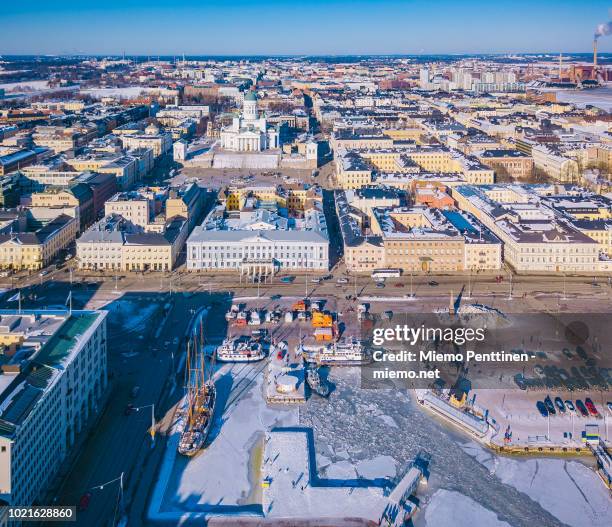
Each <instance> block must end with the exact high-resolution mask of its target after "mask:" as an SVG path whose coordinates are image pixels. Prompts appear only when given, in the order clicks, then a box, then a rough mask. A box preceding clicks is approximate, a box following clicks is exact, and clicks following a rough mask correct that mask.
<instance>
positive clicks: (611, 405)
mask: <svg viewBox="0 0 612 527" xmlns="http://www.w3.org/2000/svg"><path fill="white" fill-rule="evenodd" d="M606 406H607V407H608V412H610V413H611V414H612V403H611V402H610V401H608V402H607V403H606Z"/></svg>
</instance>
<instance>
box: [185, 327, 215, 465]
mask: <svg viewBox="0 0 612 527" xmlns="http://www.w3.org/2000/svg"><path fill="white" fill-rule="evenodd" d="M196 340H197V339H195V338H194V339H192V340H190V341H189V342H188V343H187V365H186V369H185V391H186V393H185V403H186V404H185V411H184V415H183V420H184V427H183V430H182V432H181V437H180V440H179V445H178V451H179V453H180V454H183V455H185V456H194V455H195V454H197V453H198V452H199V451H200V450H201V449H202V448H203V447H204V443H205V441H206V438H207V437H208V433H209V432H210V428H211V426H212V421H213V414H214V411H215V402H216V395H217V393H216V388H215V383H214V381H213V379H212V373H213V364H210V365H209V368H208V372H209V373H207V370H206V361H205V358H204V351H203V350H204V338H203V332H202V322H201V321H200V338H199V342H196Z"/></svg>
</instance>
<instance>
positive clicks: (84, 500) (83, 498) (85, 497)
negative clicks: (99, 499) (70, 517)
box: [78, 492, 91, 511]
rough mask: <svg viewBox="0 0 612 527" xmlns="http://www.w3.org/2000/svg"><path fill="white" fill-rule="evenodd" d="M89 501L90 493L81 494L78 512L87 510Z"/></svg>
mask: <svg viewBox="0 0 612 527" xmlns="http://www.w3.org/2000/svg"><path fill="white" fill-rule="evenodd" d="M90 501H91V492H86V493H85V494H83V495H82V496H81V499H80V500H79V507H78V508H79V510H80V511H86V510H87V508H88V507H89V502H90Z"/></svg>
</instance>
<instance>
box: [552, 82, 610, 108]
mask: <svg viewBox="0 0 612 527" xmlns="http://www.w3.org/2000/svg"><path fill="white" fill-rule="evenodd" d="M557 100H558V101H559V102H569V103H572V104H575V105H577V106H579V107H582V108H583V107H585V106H586V105H587V104H589V105H592V106H597V107H598V108H601V109H602V110H605V111H607V112H609V111H612V86H602V87H601V88H593V89H587V90H559V91H557Z"/></svg>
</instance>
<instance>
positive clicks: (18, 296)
mask: <svg viewBox="0 0 612 527" xmlns="http://www.w3.org/2000/svg"><path fill="white" fill-rule="evenodd" d="M17 300H18V301H19V309H18V313H19V314H20V315H21V289H20V290H19V291H18V292H17Z"/></svg>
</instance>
